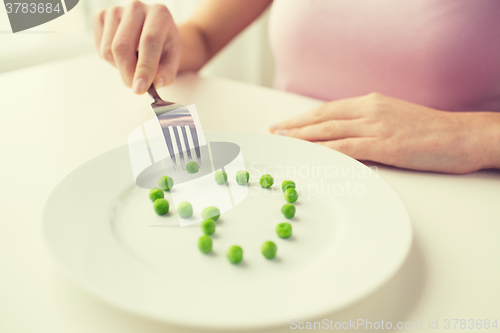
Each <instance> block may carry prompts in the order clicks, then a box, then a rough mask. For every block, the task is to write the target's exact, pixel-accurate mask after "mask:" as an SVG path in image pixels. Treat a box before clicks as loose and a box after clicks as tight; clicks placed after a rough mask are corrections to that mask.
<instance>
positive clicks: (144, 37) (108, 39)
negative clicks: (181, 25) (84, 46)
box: [94, 1, 181, 94]
mask: <svg viewBox="0 0 500 333" xmlns="http://www.w3.org/2000/svg"><path fill="white" fill-rule="evenodd" d="M94 39H95V43H96V46H97V49H98V51H99V54H100V56H101V57H102V58H104V59H105V60H106V61H108V62H109V63H110V64H112V65H113V66H115V67H116V68H117V69H118V70H119V72H120V74H121V77H122V79H123V82H124V83H125V85H126V86H127V87H132V88H133V91H134V92H135V93H137V94H143V93H145V92H146V91H147V89H148V88H149V86H150V85H151V84H152V83H153V82H154V84H155V86H157V87H161V86H163V85H167V84H170V83H172V82H173V81H174V79H175V76H176V74H177V70H178V68H179V62H180V57H181V45H180V44H181V42H180V37H179V32H178V30H177V27H176V26H175V24H174V21H173V19H172V16H171V15H170V12H169V10H168V9H167V7H165V6H163V5H159V4H156V5H145V4H143V3H142V2H140V1H133V2H131V3H130V4H129V5H128V6H126V7H124V8H122V7H112V8H109V9H106V10H103V11H101V12H100V13H99V14H97V15H96V16H95V17H94ZM137 51H139V58H137V56H136V52H137Z"/></svg>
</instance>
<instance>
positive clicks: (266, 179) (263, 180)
mask: <svg viewBox="0 0 500 333" xmlns="http://www.w3.org/2000/svg"><path fill="white" fill-rule="evenodd" d="M273 184H274V178H273V177H272V176H271V175H270V174H265V175H262V177H260V186H262V187H263V188H268V187H271V186H272V185H273Z"/></svg>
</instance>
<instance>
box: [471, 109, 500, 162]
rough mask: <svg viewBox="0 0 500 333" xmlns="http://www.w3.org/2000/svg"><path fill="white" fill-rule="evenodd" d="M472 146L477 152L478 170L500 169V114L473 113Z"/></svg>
mask: <svg viewBox="0 0 500 333" xmlns="http://www.w3.org/2000/svg"><path fill="white" fill-rule="evenodd" d="M470 114H471V120H472V119H475V120H474V121H473V122H471V124H470V125H469V127H470V128H471V132H472V133H473V134H472V135H471V140H472V141H473V142H472V146H473V147H474V149H475V150H476V155H477V160H478V164H477V168H476V169H477V170H480V169H500V112H471V113H470Z"/></svg>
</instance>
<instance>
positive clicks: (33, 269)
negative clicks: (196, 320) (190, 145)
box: [0, 55, 500, 333]
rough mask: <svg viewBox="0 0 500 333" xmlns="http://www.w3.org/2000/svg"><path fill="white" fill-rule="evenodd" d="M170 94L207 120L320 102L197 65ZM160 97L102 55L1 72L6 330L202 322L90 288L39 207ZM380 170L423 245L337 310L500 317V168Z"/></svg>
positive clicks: (225, 122) (264, 120) (278, 116)
mask: <svg viewBox="0 0 500 333" xmlns="http://www.w3.org/2000/svg"><path fill="white" fill-rule="evenodd" d="M160 94H161V95H162V96H164V98H165V99H167V100H173V101H176V102H180V103H183V104H185V105H188V104H192V103H196V105H197V108H198V111H199V113H200V117H201V121H202V123H203V125H204V128H205V129H231V130H238V131H252V132H265V131H267V126H268V125H269V124H271V123H274V122H277V121H280V120H283V119H284V118H287V117H289V116H291V115H295V114H298V113H300V112H302V111H305V110H308V109H311V108H312V107H315V106H317V105H319V104H320V102H319V101H316V100H312V99H308V98H304V97H301V96H296V95H293V94H288V93H284V92H280V91H275V90H272V89H267V88H262V87H257V86H252V85H248V84H243V83H240V82H234V81H229V80H224V79H216V78H199V77H197V76H196V75H188V76H184V77H181V78H180V79H179V80H178V81H177V82H176V83H175V84H174V85H173V86H171V87H168V88H163V89H161V90H160ZM149 101H150V100H149V98H148V97H147V96H140V97H138V96H135V95H133V94H132V93H131V92H130V91H129V90H128V89H127V88H125V87H124V86H123V85H122V84H121V82H120V79H119V76H118V73H117V72H116V71H115V70H114V69H113V68H112V67H111V66H109V65H107V64H106V63H105V62H104V61H101V60H99V59H98V58H97V56H94V55H87V56H83V57H78V58H73V59H69V60H66V61H59V62H55V63H50V64H46V65H43V66H37V67H32V68H27V69H24V70H19V71H15V72H10V73H5V74H3V75H0V114H1V117H2V119H1V121H0V151H1V154H2V157H1V170H2V174H1V177H0V191H1V192H0V216H1V222H0V332H2V333H3V332H5V333H14V332H15V333H17V332H29V333H32V332H50V333H59V332H61V333H67V332H72V333H79V332H82V333H88V332H107V333H113V332H120V333H128V332H134V333H135V332H148V333H154V332H162V333H164V332H187V331H192V330H189V329H185V328H181V327H172V326H169V325H166V324H163V323H158V322H152V321H149V320H146V319H143V318H140V317H136V316H134V315H130V314H127V313H124V312H122V311H120V310H117V309H115V308H113V307H111V306H108V305H107V304H105V303H103V302H101V301H99V300H97V299H95V298H94V297H92V296H90V295H87V294H86V293H85V292H83V291H82V290H80V289H79V288H78V287H77V286H75V285H74V284H73V282H71V281H70V280H69V279H67V278H66V277H65V276H64V275H63V274H62V273H60V272H59V270H58V269H57V268H56V266H55V264H54V262H53V261H52V260H51V259H50V258H49V257H48V254H47V253H46V251H45V248H44V247H43V243H42V241H41V237H40V222H39V214H40V211H41V208H42V206H43V203H44V200H45V198H46V196H47V194H48V193H49V191H50V189H51V188H52V187H53V186H54V185H55V184H56V183H57V181H58V180H60V179H61V178H62V177H63V176H64V175H65V174H66V173H68V172H69V171H71V170H72V169H73V168H74V167H76V166H78V165H79V164H81V163H82V162H83V161H85V160H87V159H88V158H90V157H92V156H94V155H97V154H100V153H102V152H104V151H106V150H108V149H111V148H114V147H116V146H119V145H123V144H125V143H126V142H127V137H128V134H129V133H130V131H131V130H132V129H134V128H135V127H136V126H137V125H138V124H140V123H142V122H143V121H145V120H146V119H148V117H149V115H150V113H149V112H150V111H149V109H148V108H149ZM379 174H380V175H381V176H382V177H383V178H385V179H386V180H387V181H388V182H389V183H390V184H391V185H392V186H393V187H394V188H395V189H396V191H397V192H398V193H399V194H400V195H401V197H402V198H403V200H404V202H405V203H406V205H407V207H408V210H409V212H410V215H411V218H412V222H413V227H414V234H415V237H414V244H413V248H412V250H411V253H410V255H409V258H408V260H407V262H406V263H405V264H404V265H403V267H402V269H401V270H400V271H399V272H398V273H397V274H396V276H395V277H394V278H392V279H391V280H390V281H389V282H388V283H386V284H385V285H384V286H383V287H382V288H381V289H379V290H378V291H377V292H375V293H374V294H372V295H370V296H369V297H367V298H366V299H364V300H362V301H360V302H358V303H357V304H355V305H353V306H350V307H348V308H346V309H344V310H342V311H340V312H337V313H333V314H330V315H329V316H327V317H326V318H330V319H332V320H334V321H339V322H343V321H349V319H351V320H354V321H355V320H357V319H365V320H368V321H371V322H380V321H381V320H383V321H384V322H387V321H391V322H393V323H394V324H395V323H397V322H422V324H423V327H424V330H417V329H415V331H427V330H428V329H427V327H428V326H427V325H428V323H429V320H431V321H433V322H434V321H436V320H439V328H440V329H438V330H432V332H438V331H445V332H448V331H471V330H467V329H466V330H459V329H458V328H457V329H456V330H445V329H444V320H445V319H453V318H457V319H490V320H494V319H499V322H498V324H499V325H500V172H499V171H494V170H493V171H492V170H490V171H481V172H476V173H474V174H470V175H465V176H452V175H443V174H434V173H425V172H413V171H407V170H399V169H395V168H390V167H384V166H379ZM298 319H299V320H300V318H298ZM319 319H323V318H319ZM289 330H290V328H289V327H287V326H285V327H283V328H276V329H272V330H270V331H272V332H285V331H289ZM360 331H370V330H360ZM374 331H375V330H374ZM408 331H413V330H408ZM472 331H473V330H472ZM488 331H495V330H492V329H490V330H488Z"/></svg>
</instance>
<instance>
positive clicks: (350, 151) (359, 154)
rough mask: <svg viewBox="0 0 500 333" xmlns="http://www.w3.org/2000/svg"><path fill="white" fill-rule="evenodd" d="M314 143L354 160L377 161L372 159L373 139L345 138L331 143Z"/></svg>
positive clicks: (374, 147)
mask: <svg viewBox="0 0 500 333" xmlns="http://www.w3.org/2000/svg"><path fill="white" fill-rule="evenodd" d="M316 143H317V144H319V145H322V146H324V147H327V148H331V149H334V150H336V151H339V152H341V153H343V154H346V155H348V156H350V157H352V158H354V159H356V160H371V161H376V160H377V159H376V158H374V157H375V154H374V152H375V151H376V148H377V147H376V144H375V138H347V139H340V140H332V141H318V142H316Z"/></svg>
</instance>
